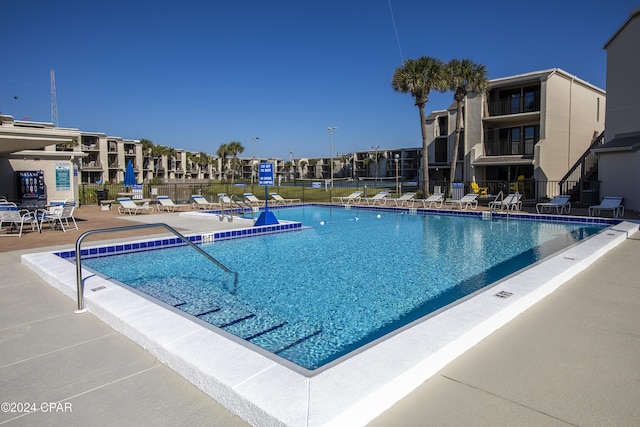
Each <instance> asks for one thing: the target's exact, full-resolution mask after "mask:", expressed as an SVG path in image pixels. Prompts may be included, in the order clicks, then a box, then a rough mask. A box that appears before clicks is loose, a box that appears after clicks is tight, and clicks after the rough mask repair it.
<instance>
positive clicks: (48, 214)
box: [40, 200, 78, 233]
mask: <svg viewBox="0 0 640 427" xmlns="http://www.w3.org/2000/svg"><path fill="white" fill-rule="evenodd" d="M75 208H76V202H75V200H68V201H65V202H64V204H63V205H62V206H59V205H54V206H53V207H52V208H51V209H50V210H49V211H45V212H42V214H41V215H40V231H42V227H43V226H44V222H45V221H47V222H48V223H49V225H50V227H51V229H55V228H56V226H57V224H60V229H61V230H62V231H63V232H65V233H66V232H67V231H69V230H77V229H78V223H77V222H76V219H75V217H74V216H73V211H74V210H75ZM71 224H73V226H72V225H71Z"/></svg>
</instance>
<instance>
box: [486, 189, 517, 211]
mask: <svg viewBox="0 0 640 427" xmlns="http://www.w3.org/2000/svg"><path fill="white" fill-rule="evenodd" d="M521 198H522V194H520V193H510V194H508V195H507V197H505V198H504V199H502V200H500V196H499V195H498V196H496V198H495V200H494V201H493V202H489V209H490V210H493V209H504V210H512V211H513V210H520V208H521V206H522V202H521V201H520V199H521Z"/></svg>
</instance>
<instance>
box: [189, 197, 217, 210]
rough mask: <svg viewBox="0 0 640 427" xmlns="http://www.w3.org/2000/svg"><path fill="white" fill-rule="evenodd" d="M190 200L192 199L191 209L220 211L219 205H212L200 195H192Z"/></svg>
mask: <svg viewBox="0 0 640 427" xmlns="http://www.w3.org/2000/svg"><path fill="white" fill-rule="evenodd" d="M191 198H192V199H193V205H192V206H193V209H220V203H217V202H216V203H212V202H210V201H208V200H207V199H205V198H204V196H202V195H200V194H194V195H192V196H191Z"/></svg>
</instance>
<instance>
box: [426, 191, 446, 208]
mask: <svg viewBox="0 0 640 427" xmlns="http://www.w3.org/2000/svg"><path fill="white" fill-rule="evenodd" d="M443 204H444V193H433V194H432V195H430V196H429V197H427V198H426V199H422V206H424V207H425V208H427V209H430V208H431V207H435V208H441V207H442V205H443Z"/></svg>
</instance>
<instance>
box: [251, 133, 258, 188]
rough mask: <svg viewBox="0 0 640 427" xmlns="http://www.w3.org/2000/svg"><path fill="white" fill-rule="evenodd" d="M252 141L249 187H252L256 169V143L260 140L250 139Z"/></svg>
mask: <svg viewBox="0 0 640 427" xmlns="http://www.w3.org/2000/svg"><path fill="white" fill-rule="evenodd" d="M251 139H252V140H253V160H252V161H251V185H253V177H254V176H255V169H256V141H257V140H259V139H260V137H259V136H254V137H252V138H251Z"/></svg>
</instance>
